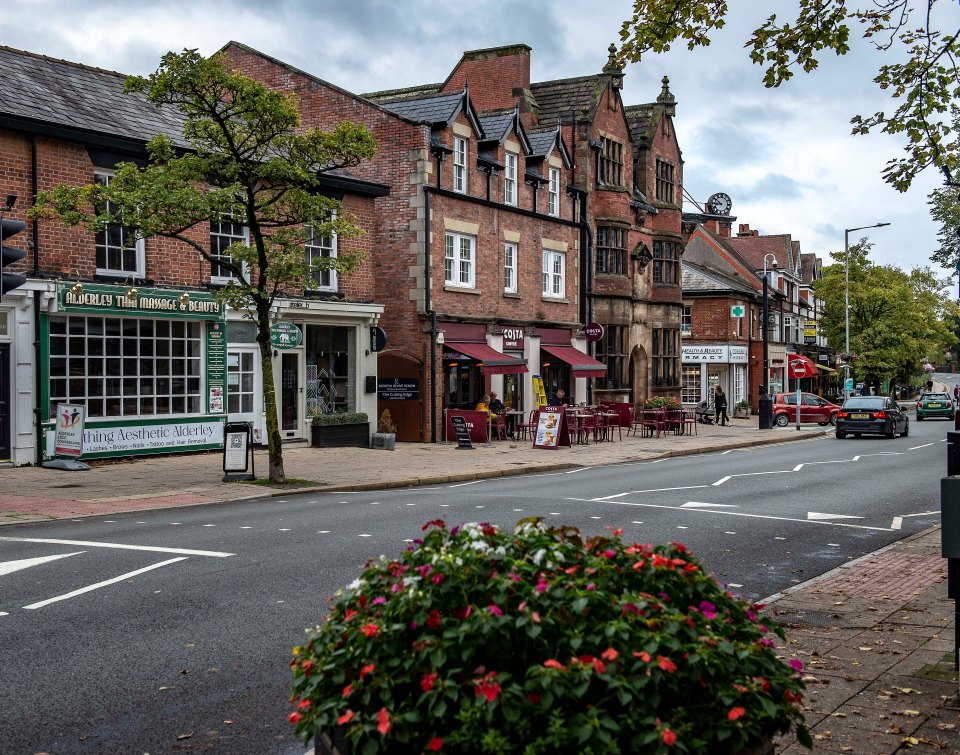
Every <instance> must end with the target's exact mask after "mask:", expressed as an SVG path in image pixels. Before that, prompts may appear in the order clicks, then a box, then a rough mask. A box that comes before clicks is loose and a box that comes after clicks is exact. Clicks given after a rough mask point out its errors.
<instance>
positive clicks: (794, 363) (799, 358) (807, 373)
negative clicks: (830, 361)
mask: <svg viewBox="0 0 960 755" xmlns="http://www.w3.org/2000/svg"><path fill="white" fill-rule="evenodd" d="M787 363H788V364H789V365H790V369H789V375H790V377H792V378H805V377H814V376H816V375H817V374H819V372H820V369H819V368H818V367H817V365H816V364H815V363H814V361H813V360H812V359H810V358H809V357H805V356H804V355H803V354H787Z"/></svg>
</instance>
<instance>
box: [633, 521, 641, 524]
mask: <svg viewBox="0 0 960 755" xmlns="http://www.w3.org/2000/svg"><path fill="white" fill-rule="evenodd" d="M630 524H643V522H636V521H634V522H630Z"/></svg>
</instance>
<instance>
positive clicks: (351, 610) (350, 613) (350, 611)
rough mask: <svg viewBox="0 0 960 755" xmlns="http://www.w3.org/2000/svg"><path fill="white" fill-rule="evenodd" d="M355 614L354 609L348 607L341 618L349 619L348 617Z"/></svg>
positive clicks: (350, 617)
mask: <svg viewBox="0 0 960 755" xmlns="http://www.w3.org/2000/svg"><path fill="white" fill-rule="evenodd" d="M356 615H357V612H356V611H354V610H353V609H352V608H348V609H347V612H346V613H345V614H344V615H343V620H344V621H350V619H352V618H353V617H354V616H356Z"/></svg>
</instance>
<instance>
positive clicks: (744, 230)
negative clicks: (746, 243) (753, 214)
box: [737, 223, 760, 238]
mask: <svg viewBox="0 0 960 755" xmlns="http://www.w3.org/2000/svg"><path fill="white" fill-rule="evenodd" d="M759 235H760V231H751V230H750V224H749V223H741V224H740V230H739V231H738V232H737V237H738V238H743V237H746V236H759Z"/></svg>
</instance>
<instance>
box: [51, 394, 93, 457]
mask: <svg viewBox="0 0 960 755" xmlns="http://www.w3.org/2000/svg"><path fill="white" fill-rule="evenodd" d="M85 413H86V407H85V406H84V405H83V404H57V424H56V425H55V427H56V429H55V430H54V436H53V455H54V457H55V458H53V459H51V460H49V461H45V462H43V464H42V466H43V467H45V468H46V469H65V470H67V471H69V472H82V471H84V470H87V469H90V467H89V466H88V465H87V464H84V463H83V462H81V461H80V460H79V459H80V457H81V456H83V423H84V415H85Z"/></svg>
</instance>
